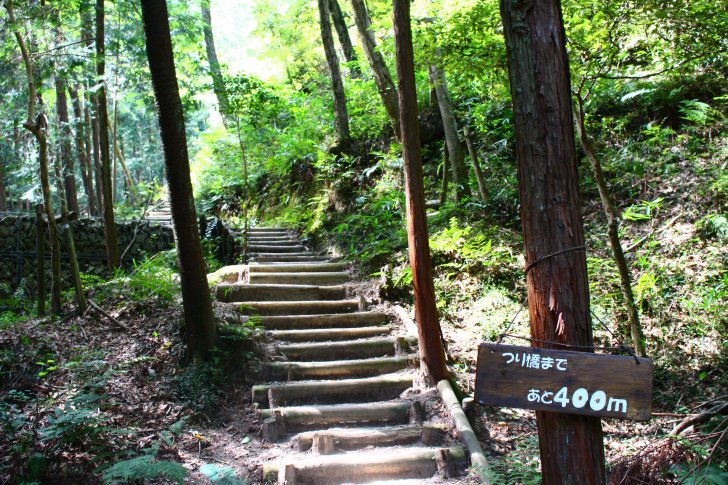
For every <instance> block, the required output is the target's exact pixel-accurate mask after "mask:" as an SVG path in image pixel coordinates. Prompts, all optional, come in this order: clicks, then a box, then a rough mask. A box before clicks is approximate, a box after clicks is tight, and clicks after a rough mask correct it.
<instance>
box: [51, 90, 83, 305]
mask: <svg viewBox="0 0 728 485" xmlns="http://www.w3.org/2000/svg"><path fill="white" fill-rule="evenodd" d="M64 92H65V90H64ZM54 167H55V172H56V182H57V187H58V198H59V199H60V201H61V227H62V228H63V229H62V231H64V232H65V233H66V244H67V245H68V260H69V263H70V266H71V279H72V280H73V287H74V289H75V290H76V303H77V304H78V311H79V313H83V312H85V311H86V309H87V308H88V303H86V295H84V293H83V285H82V284H81V272H80V270H79V268H78V259H77V257H76V241H75V240H74V239H73V228H72V227H71V221H70V220H69V219H68V210H69V207H68V204H67V202H66V200H67V194H66V191H65V187H64V184H63V181H64V177H63V171H62V169H61V162H60V160H59V159H58V158H56V161H55V163H54Z"/></svg>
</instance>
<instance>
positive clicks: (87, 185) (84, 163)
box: [68, 86, 96, 216]
mask: <svg viewBox="0 0 728 485" xmlns="http://www.w3.org/2000/svg"><path fill="white" fill-rule="evenodd" d="M78 90H79V87H78V86H73V87H70V86H69V89H68V93H69V95H70V96H71V104H72V106H73V117H74V118H75V124H74V125H75V128H76V136H75V141H76V154H77V156H78V164H79V166H80V167H81V178H82V179H83V191H84V192H85V193H86V199H87V200H88V213H89V215H90V216H94V215H96V195H95V194H94V184H93V181H92V173H93V170H92V169H91V163H90V161H89V157H88V155H89V152H88V150H87V146H88V143H87V142H86V140H87V139H88V137H87V136H86V125H85V124H84V115H83V113H84V112H85V109H84V106H83V98H81V97H80V96H79V95H78ZM89 119H90V117H89Z"/></svg>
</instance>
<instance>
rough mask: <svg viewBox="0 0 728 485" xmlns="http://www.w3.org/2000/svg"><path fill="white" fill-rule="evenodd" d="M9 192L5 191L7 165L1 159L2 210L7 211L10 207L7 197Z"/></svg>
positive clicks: (0, 187) (0, 202) (0, 205)
mask: <svg viewBox="0 0 728 485" xmlns="http://www.w3.org/2000/svg"><path fill="white" fill-rule="evenodd" d="M6 197H7V194H6V193H5V167H3V162H2V161H0V211H6V210H7V209H8V207H7V203H6V202H5V199H6Z"/></svg>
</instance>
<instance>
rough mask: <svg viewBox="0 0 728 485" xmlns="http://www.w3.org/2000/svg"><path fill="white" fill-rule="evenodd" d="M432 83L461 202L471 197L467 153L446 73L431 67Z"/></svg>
mask: <svg viewBox="0 0 728 485" xmlns="http://www.w3.org/2000/svg"><path fill="white" fill-rule="evenodd" d="M430 82H432V84H434V86H435V92H436V93H437V104H438V106H439V107H440V116H441V117H442V126H443V128H444V129H445V140H446V141H447V149H448V150H449V151H450V165H451V166H452V182H453V184H454V185H455V200H456V201H458V202H460V201H461V200H463V198H465V197H469V196H470V194H471V192H470V186H469V185H468V168H467V167H466V166H465V152H464V150H463V144H462V143H460V137H459V136H458V123H457V120H456V119H455V113H454V110H453V107H452V102H451V101H450V94H449V93H448V90H447V81H446V80H445V73H444V72H442V71H441V70H440V69H439V68H438V67H437V66H434V65H433V66H430Z"/></svg>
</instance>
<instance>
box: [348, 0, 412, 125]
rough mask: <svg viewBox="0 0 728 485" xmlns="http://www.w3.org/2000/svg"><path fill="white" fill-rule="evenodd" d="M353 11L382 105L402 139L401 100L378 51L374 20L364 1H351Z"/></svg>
mask: <svg viewBox="0 0 728 485" xmlns="http://www.w3.org/2000/svg"><path fill="white" fill-rule="evenodd" d="M351 6H352V10H353V11H354V21H355V22H356V28H357V31H358V32H359V38H360V40H361V46H362V49H364V55H366V58H367V61H369V67H371V69H372V73H373V75H374V83H375V84H376V85H377V90H378V91H379V96H380V97H381V98H382V104H383V105H384V109H385V110H386V111H387V115H388V116H389V120H390V122H391V123H392V129H393V130H394V135H395V136H396V137H397V139H400V133H399V100H398V99H397V90H396V88H395V87H394V81H392V75H391V74H390V73H389V68H387V64H386V63H385V62H384V57H382V53H381V52H379V50H378V49H377V41H376V39H375V38H374V31H372V19H371V17H370V16H369V10H368V9H367V6H366V5H365V4H364V0H351Z"/></svg>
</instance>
